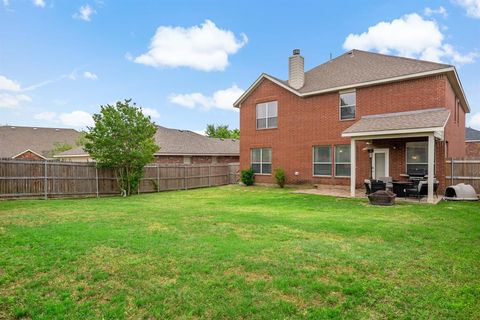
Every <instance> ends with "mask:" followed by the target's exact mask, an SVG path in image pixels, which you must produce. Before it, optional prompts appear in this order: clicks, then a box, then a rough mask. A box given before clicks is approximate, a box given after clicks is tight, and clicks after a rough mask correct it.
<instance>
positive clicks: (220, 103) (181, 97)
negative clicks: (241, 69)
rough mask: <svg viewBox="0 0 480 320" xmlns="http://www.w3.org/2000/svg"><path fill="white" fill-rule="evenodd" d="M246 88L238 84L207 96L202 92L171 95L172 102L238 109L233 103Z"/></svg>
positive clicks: (208, 107) (187, 105)
mask: <svg viewBox="0 0 480 320" xmlns="http://www.w3.org/2000/svg"><path fill="white" fill-rule="evenodd" d="M243 92H244V90H242V89H240V88H239V87H237V86H236V85H233V86H231V87H230V88H228V89H225V90H218V91H215V92H214V93H213V95H212V96H206V95H204V94H202V93H198V92H195V93H187V94H172V95H170V97H169V100H170V102H172V103H175V104H178V105H181V106H184V107H187V108H195V107H201V108H203V109H206V110H208V109H211V108H219V109H225V110H232V111H234V110H236V109H235V108H233V103H234V102H235V101H236V100H237V99H238V98H239V97H240V96H241V95H242V93H243Z"/></svg>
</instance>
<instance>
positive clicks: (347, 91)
mask: <svg viewBox="0 0 480 320" xmlns="http://www.w3.org/2000/svg"><path fill="white" fill-rule="evenodd" d="M344 93H355V104H349V105H346V106H342V99H340V96H341V95H342V94H344ZM352 106H353V107H354V108H355V116H354V117H353V118H351V119H342V108H346V107H352ZM356 118H357V90H355V89H353V90H345V91H339V92H338V119H339V120H340V121H352V120H355V119H356Z"/></svg>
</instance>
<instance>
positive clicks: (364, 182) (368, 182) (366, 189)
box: [363, 179, 372, 195]
mask: <svg viewBox="0 0 480 320" xmlns="http://www.w3.org/2000/svg"><path fill="white" fill-rule="evenodd" d="M363 184H364V185H365V194H366V195H369V194H370V193H372V190H371V187H370V186H371V181H370V179H365V180H363Z"/></svg>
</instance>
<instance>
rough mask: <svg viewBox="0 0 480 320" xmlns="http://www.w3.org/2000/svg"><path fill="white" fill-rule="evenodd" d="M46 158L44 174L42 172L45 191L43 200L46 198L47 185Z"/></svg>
mask: <svg viewBox="0 0 480 320" xmlns="http://www.w3.org/2000/svg"><path fill="white" fill-rule="evenodd" d="M47 183H48V182H47V160H45V162H44V174H43V192H44V193H45V195H44V197H45V200H46V199H48V185H47Z"/></svg>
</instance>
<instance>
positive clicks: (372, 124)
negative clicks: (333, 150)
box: [342, 108, 450, 139]
mask: <svg viewBox="0 0 480 320" xmlns="http://www.w3.org/2000/svg"><path fill="white" fill-rule="evenodd" d="M449 116H450V111H449V110H448V109H445V108H435V109H425V110H417V111H407V112H395V113H384V114H378V115H371V116H363V117H362V118H361V119H360V120H358V121H357V122H356V123H354V124H353V125H352V126H350V127H349V128H347V129H346V130H345V131H343V132H342V137H352V138H354V137H365V138H368V137H370V138H371V137H373V136H376V137H378V136H394V135H403V136H408V135H416V134H427V133H434V134H435V135H436V137H437V138H441V139H443V131H444V128H445V125H446V123H447V121H448V117H449Z"/></svg>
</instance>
